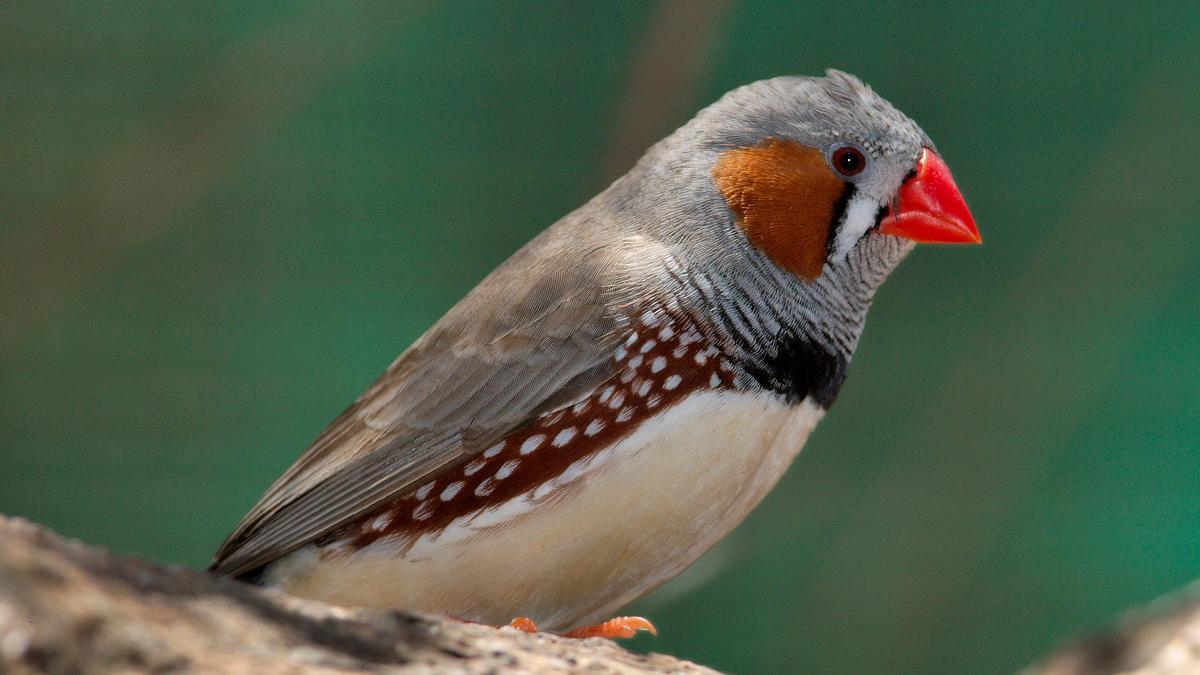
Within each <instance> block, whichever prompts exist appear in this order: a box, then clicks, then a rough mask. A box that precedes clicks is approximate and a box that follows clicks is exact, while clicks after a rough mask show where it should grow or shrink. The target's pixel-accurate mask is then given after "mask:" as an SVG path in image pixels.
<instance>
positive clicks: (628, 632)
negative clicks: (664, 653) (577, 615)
mask: <svg viewBox="0 0 1200 675" xmlns="http://www.w3.org/2000/svg"><path fill="white" fill-rule="evenodd" d="M639 630H644V631H649V632H650V634H651V635H658V630H657V629H656V628H655V627H654V624H652V623H650V622H649V621H648V620H646V619H643V618H642V617H640V616H618V617H616V618H615V619H609V620H608V621H605V622H604V623H602V624H599V625H596V626H584V627H583V628H575V629H573V630H569V631H567V632H565V633H563V637H569V638H591V637H602V638H609V639H617V638H631V637H633V636H634V635H637V632H638V631H639Z"/></svg>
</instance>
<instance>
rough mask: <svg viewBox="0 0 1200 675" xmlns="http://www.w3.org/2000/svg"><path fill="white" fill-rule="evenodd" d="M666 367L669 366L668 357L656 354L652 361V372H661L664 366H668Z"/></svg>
mask: <svg viewBox="0 0 1200 675" xmlns="http://www.w3.org/2000/svg"><path fill="white" fill-rule="evenodd" d="M666 367H667V359H666V357H665V356H656V357H655V358H654V360H653V361H651V362H650V372H652V373H657V372H660V371H661V370H662V369H663V368H666Z"/></svg>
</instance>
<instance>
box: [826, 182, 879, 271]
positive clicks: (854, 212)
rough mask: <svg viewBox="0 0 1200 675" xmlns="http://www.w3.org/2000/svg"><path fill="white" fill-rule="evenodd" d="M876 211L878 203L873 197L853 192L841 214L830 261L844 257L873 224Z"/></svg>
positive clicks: (837, 261)
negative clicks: (843, 212)
mask: <svg viewBox="0 0 1200 675" xmlns="http://www.w3.org/2000/svg"><path fill="white" fill-rule="evenodd" d="M878 211H879V204H877V203H876V202H875V200H874V199H871V198H870V197H868V196H866V195H864V194H862V193H861V192H856V193H855V195H854V196H853V197H852V198H851V199H850V203H849V204H847V205H846V211H845V214H844V215H843V216H842V223H841V227H839V228H838V233H837V239H836V240H834V242H833V252H832V253H831V254H830V256H829V260H830V262H834V263H839V262H842V261H843V260H845V259H846V256H847V255H848V254H849V253H850V249H852V248H854V245H855V244H857V243H858V240H859V239H862V237H863V235H864V234H866V233H867V230H869V229H871V226H872V225H874V224H875V214H876V213H878Z"/></svg>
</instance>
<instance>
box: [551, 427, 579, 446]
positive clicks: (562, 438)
mask: <svg viewBox="0 0 1200 675" xmlns="http://www.w3.org/2000/svg"><path fill="white" fill-rule="evenodd" d="M572 438H575V427H567V428H566V429H563V430H562V431H560V432H558V435H557V436H555V437H554V441H552V443H551V444H552V445H553V446H554V447H556V448H561V447H562V446H564V445H566V444H567V443H570V442H571V439H572Z"/></svg>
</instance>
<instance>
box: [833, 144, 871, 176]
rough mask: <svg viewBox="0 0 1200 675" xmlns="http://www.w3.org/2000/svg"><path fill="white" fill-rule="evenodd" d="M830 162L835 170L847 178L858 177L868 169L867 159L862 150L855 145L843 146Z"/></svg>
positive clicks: (837, 150)
mask: <svg viewBox="0 0 1200 675" xmlns="http://www.w3.org/2000/svg"><path fill="white" fill-rule="evenodd" d="M829 160H830V163H831V164H833V168H834V169H836V170H837V172H838V173H840V174H842V175H843V176H845V177H847V178H849V177H851V176H857V175H858V174H860V173H862V171H863V169H865V168H867V158H866V157H864V156H863V153H862V150H859V149H858V148H856V147H854V146H853V145H843V146H842V147H840V148H838V149H836V150H834V151H833V155H831V156H830V158H829Z"/></svg>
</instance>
